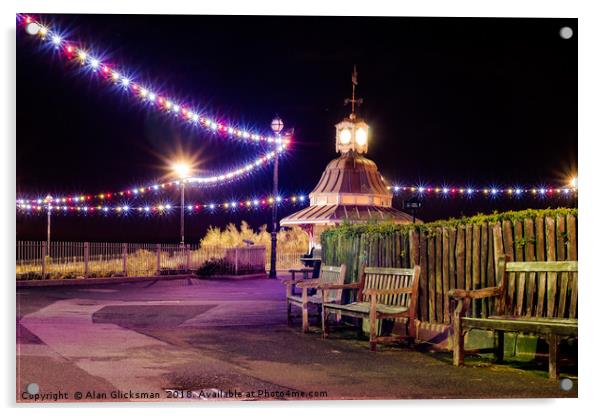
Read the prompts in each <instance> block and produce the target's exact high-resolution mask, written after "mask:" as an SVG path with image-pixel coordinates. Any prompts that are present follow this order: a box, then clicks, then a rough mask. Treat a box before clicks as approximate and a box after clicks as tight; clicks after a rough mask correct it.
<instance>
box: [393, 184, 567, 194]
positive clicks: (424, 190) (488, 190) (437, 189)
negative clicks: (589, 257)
mask: <svg viewBox="0 0 602 416" xmlns="http://www.w3.org/2000/svg"><path fill="white" fill-rule="evenodd" d="M387 189H389V190H390V191H392V192H393V195H395V196H402V195H403V194H417V195H427V196H428V195H440V196H467V197H471V196H486V197H487V196H489V197H495V196H514V197H520V196H522V195H533V196H538V197H552V196H562V195H565V196H570V195H576V194H577V186H576V183H575V184H572V185H570V186H563V187H550V186H538V187H528V186H513V187H495V186H491V187H485V188H475V187H470V186H466V187H465V186H459V187H456V186H403V185H391V186H387Z"/></svg>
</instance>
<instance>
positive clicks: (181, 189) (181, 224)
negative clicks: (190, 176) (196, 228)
mask: <svg viewBox="0 0 602 416" xmlns="http://www.w3.org/2000/svg"><path fill="white" fill-rule="evenodd" d="M185 185H186V181H185V180H184V179H182V180H181V181H180V245H181V246H184V188H185V187H186V186H185Z"/></svg>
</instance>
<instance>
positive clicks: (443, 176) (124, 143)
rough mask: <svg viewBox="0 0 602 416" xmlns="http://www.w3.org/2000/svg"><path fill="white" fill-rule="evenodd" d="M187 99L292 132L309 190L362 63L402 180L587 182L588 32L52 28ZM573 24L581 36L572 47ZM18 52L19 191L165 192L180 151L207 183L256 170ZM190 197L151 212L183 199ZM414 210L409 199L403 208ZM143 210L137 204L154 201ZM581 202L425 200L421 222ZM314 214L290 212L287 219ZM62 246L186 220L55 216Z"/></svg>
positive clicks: (287, 20) (169, 22) (138, 21)
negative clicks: (580, 85)
mask: <svg viewBox="0 0 602 416" xmlns="http://www.w3.org/2000/svg"><path fill="white" fill-rule="evenodd" d="M43 19H45V20H46V21H48V22H49V23H51V24H52V25H56V26H58V27H60V28H61V29H63V30H65V32H66V35H67V36H68V37H69V38H73V39H82V40H85V41H86V42H88V45H90V46H95V50H97V51H98V52H99V53H101V54H105V55H102V56H103V57H105V58H106V59H107V60H108V62H112V63H113V62H114V63H115V64H116V65H118V66H120V65H121V64H123V65H125V66H126V67H128V68H130V69H131V70H133V71H134V72H135V75H136V77H137V79H139V80H146V81H149V82H151V83H152V84H154V85H157V86H159V87H160V90H162V91H167V92H170V93H171V94H172V95H173V96H176V97H190V99H191V100H192V102H194V103H199V104H201V105H205V106H206V110H207V111H208V112H209V113H210V114H215V115H217V116H218V117H220V118H222V119H226V120H233V121H240V122H242V123H243V124H244V125H246V126H249V127H253V128H256V129H259V130H261V131H264V132H267V131H269V124H270V121H271V119H272V118H273V116H274V115H275V114H276V113H277V114H279V115H280V116H281V117H282V118H283V119H284V122H285V124H286V127H287V128H292V127H294V129H295V140H294V145H293V146H292V148H291V151H290V152H288V154H287V156H286V157H285V159H283V160H282V163H281V164H280V166H281V175H280V183H281V186H280V189H281V190H282V192H283V193H284V194H291V193H297V192H303V193H305V194H307V193H309V192H310V191H311V190H312V189H313V187H314V185H315V184H316V183H317V181H318V180H319V178H320V175H321V173H322V171H323V169H324V167H325V166H326V164H327V163H328V162H329V161H330V160H331V159H333V158H334V157H336V154H335V151H334V132H335V131H334V124H336V123H337V122H339V121H340V120H341V119H342V118H343V117H345V116H346V115H347V114H348V113H349V108H348V107H345V106H343V100H344V99H345V98H347V97H349V96H350V94H351V72H352V68H353V64H357V67H358V71H359V87H358V95H359V96H360V97H362V98H363V99H364V105H363V106H362V107H361V108H360V112H359V114H360V116H361V117H363V118H364V119H365V120H366V121H367V122H368V124H369V125H370V128H371V135H372V136H371V140H370V143H369V151H368V154H367V156H368V157H369V158H371V159H373V160H374V161H376V163H377V164H378V166H379V169H380V172H381V173H382V174H383V175H384V176H385V178H387V179H388V180H389V181H391V182H393V183H405V184H410V185H414V184H423V185H433V186H435V185H444V184H447V185H458V186H460V185H471V186H475V187H481V186H482V187H484V186H491V185H497V186H501V187H508V186H517V185H525V186H538V185H541V184H544V183H545V184H549V185H555V186H562V185H564V184H565V182H566V178H567V177H568V176H569V175H571V174H573V173H575V172H576V170H577V20H576V19H497V18H496V19H476V18H471V19H455V18H453V19H452V18H391V17H386V18H366V17H344V18H343V17H235V16H230V17H220V16H128V15H119V16H110V15H46V16H43ZM563 26H570V27H572V29H573V31H574V36H573V38H571V39H569V40H565V39H563V38H561V37H560V36H559V30H560V28H562V27H563ZM16 42H17V57H16V62H17V155H16V156H17V184H16V189H17V195H28V196H31V197H38V196H42V197H43V196H44V195H46V194H47V193H51V194H66V193H90V194H92V193H99V192H107V191H109V192H110V191H115V190H122V189H127V188H129V187H132V186H142V185H148V184H151V183H153V181H154V180H155V179H158V178H161V177H163V176H164V175H165V174H166V170H165V166H166V163H165V161H164V159H165V158H168V157H169V155H172V154H174V153H175V152H177V151H178V149H184V151H187V152H189V153H195V154H200V159H201V160H202V168H203V169H206V171H212V170H213V171H215V170H220V169H227V168H228V167H231V166H232V165H238V164H240V163H241V162H243V161H247V160H249V159H254V158H255V157H256V156H257V154H258V153H259V151H260V149H261V148H260V147H257V146H255V145H249V144H240V143H237V142H235V141H232V140H228V139H224V138H221V137H219V136H214V135H212V134H211V133H209V132H207V131H206V130H203V129H191V128H189V127H185V126H183V125H182V124H180V123H179V122H174V121H173V120H170V119H169V117H166V116H165V115H162V114H160V113H158V112H155V111H152V110H151V111H149V110H146V109H145V108H144V107H143V106H142V105H139V104H138V103H137V101H136V100H135V99H132V98H128V97H127V96H126V95H125V94H122V93H118V92H116V91H114V90H112V89H111V88H110V87H108V86H107V83H106V82H105V81H103V80H101V79H100V78H98V77H95V76H92V75H89V74H88V75H87V74H83V75H82V73H81V72H80V70H78V69H77V68H76V66H74V65H72V64H69V63H66V61H65V60H64V59H63V58H61V57H59V56H57V55H56V54H53V52H52V50H50V49H48V48H46V49H42V48H41V47H40V45H41V43H40V42H39V41H38V40H37V39H33V38H31V37H29V36H27V35H26V34H25V32H24V31H22V30H19V31H18V32H17V35H16ZM271 175H272V170H271V165H270V166H269V167H268V168H266V169H265V170H264V171H262V172H261V173H259V174H256V175H254V176H252V177H249V178H245V179H241V180H238V181H237V182H234V183H231V184H227V185H222V186H220V187H219V188H205V189H194V190H190V191H189V192H188V195H189V198H190V199H191V200H197V201H198V200H201V201H213V202H217V203H219V202H226V201H230V200H233V199H234V198H236V197H241V198H246V197H248V196H254V195H259V196H261V195H266V194H269V193H270V190H271ZM177 198H178V192H177V190H176V191H174V192H173V193H171V194H170V193H165V194H161V197H160V198H150V199H146V201H150V202H157V201H159V200H161V201H167V200H169V201H171V202H172V203H174V204H177V202H178V199H177ZM402 200H403V198H401V197H400V198H395V199H394V206H396V207H398V208H400V207H401V203H402ZM141 204H142V203H140V204H138V203H137V202H135V201H132V202H131V205H141ZM573 204H574V201H571V200H566V199H564V198H559V199H545V200H540V199H537V198H533V197H531V196H530V195H529V196H524V197H522V198H520V199H509V198H508V197H498V198H497V199H495V200H493V199H484V198H482V197H476V198H473V199H472V200H469V199H466V198H456V199H451V198H447V199H443V198H441V197H427V198H425V200H424V201H423V209H422V211H421V212H419V214H418V216H419V217H420V218H422V219H424V220H432V219H438V218H448V217H456V216H461V215H471V214H474V213H477V212H484V213H489V212H492V211H494V210H498V211H503V210H508V209H515V210H516V209H524V208H545V207H548V206H550V207H555V206H571V205H573ZM298 209H300V207H294V206H290V205H286V206H284V207H282V208H281V209H280V211H279V212H280V218H281V217H282V216H284V215H288V214H290V213H292V212H294V211H296V210H298ZM243 219H244V220H247V221H248V222H249V223H251V224H252V225H253V226H259V225H261V224H264V223H269V221H270V210H269V209H263V210H259V211H252V212H248V211H247V210H244V209H243V210H239V211H235V212H224V211H223V210H219V211H217V213H216V214H209V213H207V214H205V215H194V216H187V225H186V229H187V233H186V238H187V241H188V242H197V241H198V239H199V238H200V237H201V236H202V235H203V234H204V231H205V230H206V228H207V226H208V225H210V224H214V225H221V226H223V225H225V224H227V223H228V222H235V223H239V222H240V221H241V220H243ZM45 224H46V222H45V215H29V216H26V215H17V239H19V240H28V239H35V240H42V239H45V232H46V230H45ZM53 239H54V240H65V241H67V240H77V241H115V242H120V241H125V242H174V243H175V242H177V241H178V240H179V215H178V213H177V212H173V213H172V214H171V215H169V216H162V217H157V216H151V217H146V218H145V217H143V216H141V215H138V214H133V215H129V216H128V217H124V218H122V217H117V216H110V217H103V216H99V215H96V214H95V215H91V216H87V217H84V216H79V217H78V216H76V215H55V216H53Z"/></svg>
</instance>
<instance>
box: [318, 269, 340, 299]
mask: <svg viewBox="0 0 602 416" xmlns="http://www.w3.org/2000/svg"><path fill="white" fill-rule="evenodd" d="M345 270H346V266H345V265H344V264H343V265H341V266H325V265H322V266H321V268H320V277H319V279H320V284H328V283H329V284H336V285H342V284H344V283H345ZM325 295H326V301H327V302H339V301H340V300H341V297H342V295H343V289H331V290H327V291H326V293H325Z"/></svg>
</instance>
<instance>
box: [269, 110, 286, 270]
mask: <svg viewBox="0 0 602 416" xmlns="http://www.w3.org/2000/svg"><path fill="white" fill-rule="evenodd" d="M271 127H272V131H273V132H274V133H275V134H276V136H277V140H276V154H275V155H274V176H273V180H272V182H273V183H272V185H273V189H272V194H273V195H272V198H273V202H272V246H271V251H270V274H269V278H270V279H275V278H276V245H277V242H278V234H277V233H278V156H279V155H278V153H279V152H278V147H279V146H281V140H280V132H282V129H283V128H284V123H283V122H282V119H281V118H280V117H278V116H276V117H275V118H274V119H273V120H272V124H271Z"/></svg>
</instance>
